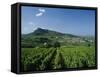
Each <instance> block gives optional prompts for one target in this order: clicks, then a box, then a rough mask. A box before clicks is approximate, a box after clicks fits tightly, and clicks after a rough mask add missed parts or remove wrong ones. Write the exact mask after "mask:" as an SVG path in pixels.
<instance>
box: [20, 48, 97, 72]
mask: <svg viewBox="0 0 100 77" xmlns="http://www.w3.org/2000/svg"><path fill="white" fill-rule="evenodd" d="M21 54H22V56H21V66H22V68H21V70H22V71H37V70H52V69H67V68H79V67H93V66H95V48H94V46H90V47H88V46H72V47H66V46H61V47H59V48H54V47H51V48H40V47H37V48H22V52H21Z"/></svg>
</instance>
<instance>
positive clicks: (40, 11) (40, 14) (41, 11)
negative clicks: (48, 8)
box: [35, 8, 45, 17]
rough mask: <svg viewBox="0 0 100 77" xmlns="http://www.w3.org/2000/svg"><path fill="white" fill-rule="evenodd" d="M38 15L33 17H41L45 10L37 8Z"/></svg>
mask: <svg viewBox="0 0 100 77" xmlns="http://www.w3.org/2000/svg"><path fill="white" fill-rule="evenodd" d="M38 11H39V13H37V14H36V15H35V16H37V17H39V16H42V15H43V14H44V13H45V9H42V8H39V9H38Z"/></svg>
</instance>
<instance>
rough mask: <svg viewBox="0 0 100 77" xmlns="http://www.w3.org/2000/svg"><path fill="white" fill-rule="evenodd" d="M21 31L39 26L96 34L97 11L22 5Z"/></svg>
mask: <svg viewBox="0 0 100 77" xmlns="http://www.w3.org/2000/svg"><path fill="white" fill-rule="evenodd" d="M21 9H22V13H21V14H22V15H21V16H22V17H21V31H22V32H21V33H22V34H28V33H31V32H34V30H36V29H37V28H42V29H48V30H53V31H56V32H60V33H68V34H73V35H82V36H87V35H89V36H94V35H95V11H94V10H79V9H60V8H45V7H27V6H22V8H21Z"/></svg>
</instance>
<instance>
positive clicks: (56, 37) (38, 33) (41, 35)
mask: <svg viewBox="0 0 100 77" xmlns="http://www.w3.org/2000/svg"><path fill="white" fill-rule="evenodd" d="M55 42H59V43H60V44H61V45H63V46H65V45H73V44H75V45H76V44H77V45H78V44H80V43H89V42H91V43H93V42H94V39H92V38H91V37H90V38H89V37H82V36H76V35H73V34H67V33H60V32H57V31H52V30H48V29H42V28H37V29H36V30H35V31H33V32H31V33H28V34H23V35H22V37H21V46H22V47H36V46H43V45H44V44H45V43H47V44H48V45H49V47H50V45H52V44H54V43H55Z"/></svg>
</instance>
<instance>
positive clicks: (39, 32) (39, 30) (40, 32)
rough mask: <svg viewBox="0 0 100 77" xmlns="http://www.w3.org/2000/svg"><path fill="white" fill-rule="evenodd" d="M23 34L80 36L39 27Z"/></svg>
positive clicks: (29, 35)
mask: <svg viewBox="0 0 100 77" xmlns="http://www.w3.org/2000/svg"><path fill="white" fill-rule="evenodd" d="M22 36H26V37H27V36H28V37H31V36H68V37H78V36H76V35H72V34H65V33H60V32H56V31H52V30H48V29H42V28H37V29H36V30H35V31H33V32H31V33H29V34H24V35H22Z"/></svg>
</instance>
